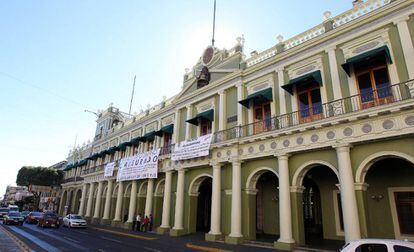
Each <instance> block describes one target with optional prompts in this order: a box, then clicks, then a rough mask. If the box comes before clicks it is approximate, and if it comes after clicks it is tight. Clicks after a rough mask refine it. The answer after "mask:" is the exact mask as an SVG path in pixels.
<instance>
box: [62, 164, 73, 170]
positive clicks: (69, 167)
mask: <svg viewBox="0 0 414 252" xmlns="http://www.w3.org/2000/svg"><path fill="white" fill-rule="evenodd" d="M72 168H73V164H69V165H67V166H66V167H65V169H63V170H64V171H69V170H70V169H72Z"/></svg>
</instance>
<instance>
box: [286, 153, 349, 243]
mask: <svg viewBox="0 0 414 252" xmlns="http://www.w3.org/2000/svg"><path fill="white" fill-rule="evenodd" d="M338 185H339V175H338V170H337V169H336V167H335V166H333V165H332V164H330V163H328V162H326V161H322V160H312V161H308V162H306V163H304V164H303V165H301V166H300V167H299V168H298V169H297V170H296V171H295V173H294V175H293V179H292V189H293V190H294V191H295V192H296V193H295V194H294V195H293V196H292V203H293V205H294V207H295V208H296V211H295V212H293V215H294V219H296V222H295V223H293V225H294V226H293V229H294V232H295V233H296V235H295V236H296V237H295V239H296V242H298V244H300V245H305V244H307V245H310V246H312V245H320V244H326V243H329V244H331V245H332V246H333V247H336V246H341V244H342V243H343V241H342V240H343V239H344V223H343V218H342V205H341V198H340V191H339V188H338Z"/></svg>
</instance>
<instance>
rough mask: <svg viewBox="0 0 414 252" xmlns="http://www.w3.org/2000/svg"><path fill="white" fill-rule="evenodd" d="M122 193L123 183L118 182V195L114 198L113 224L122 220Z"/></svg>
mask: <svg viewBox="0 0 414 252" xmlns="http://www.w3.org/2000/svg"><path fill="white" fill-rule="evenodd" d="M123 192H124V182H122V181H119V182H118V193H117V196H116V207H115V218H114V220H113V221H114V222H116V221H118V222H120V221H121V220H122V216H121V215H122V212H121V210H122V200H123V198H124V197H123V195H122V193H123Z"/></svg>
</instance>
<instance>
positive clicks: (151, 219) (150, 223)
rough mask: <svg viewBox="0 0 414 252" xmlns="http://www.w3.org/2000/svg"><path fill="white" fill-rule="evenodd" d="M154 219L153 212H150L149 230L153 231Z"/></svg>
mask: <svg viewBox="0 0 414 252" xmlns="http://www.w3.org/2000/svg"><path fill="white" fill-rule="evenodd" d="M153 221H154V219H153V217H152V214H150V216H149V231H150V232H152V223H153Z"/></svg>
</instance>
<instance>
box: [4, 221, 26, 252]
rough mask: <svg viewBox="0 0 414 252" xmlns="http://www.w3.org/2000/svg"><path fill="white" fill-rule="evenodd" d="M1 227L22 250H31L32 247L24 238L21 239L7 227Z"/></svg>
mask: <svg viewBox="0 0 414 252" xmlns="http://www.w3.org/2000/svg"><path fill="white" fill-rule="evenodd" d="M0 228H1V229H2V230H3V231H4V233H5V234H6V235H7V236H8V237H9V238H10V239H12V240H13V242H14V243H16V245H17V246H18V247H19V248H20V250H21V251H23V252H31V251H32V249H31V248H29V246H27V244H26V243H25V242H23V241H22V240H20V239H19V238H17V236H15V235H14V234H12V233H11V232H10V231H9V230H7V229H6V228H5V227H3V226H0Z"/></svg>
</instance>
